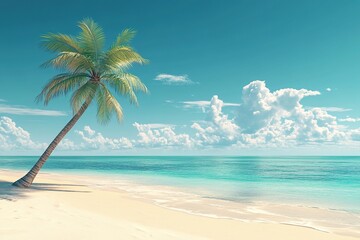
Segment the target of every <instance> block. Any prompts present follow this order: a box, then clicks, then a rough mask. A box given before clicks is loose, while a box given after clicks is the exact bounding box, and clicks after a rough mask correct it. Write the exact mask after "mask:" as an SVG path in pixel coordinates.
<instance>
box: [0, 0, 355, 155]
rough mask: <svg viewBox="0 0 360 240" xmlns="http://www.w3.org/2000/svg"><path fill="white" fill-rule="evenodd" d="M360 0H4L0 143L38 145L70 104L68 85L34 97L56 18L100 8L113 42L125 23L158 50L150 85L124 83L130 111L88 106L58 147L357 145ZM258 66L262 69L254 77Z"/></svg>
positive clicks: (139, 45) (348, 148)
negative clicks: (104, 111) (131, 97)
mask: <svg viewBox="0 0 360 240" xmlns="http://www.w3.org/2000/svg"><path fill="white" fill-rule="evenodd" d="M359 12H360V1H357V0H348V1H342V0H316V1H314V0H304V1H291V0H271V1H269V0H238V1H210V0H206V1H205V0H204V1H202V0H196V1H195V0H191V1H190V0H181V1H180V0H179V1H175V0H155V1H146V0H137V1H130V0H129V1H120V0H119V1H109V0H103V1H93V0H86V1H83V0H81V1H79V0H76V1H74V0H73V1H68V0H63V1H51V0H47V1H42V0H39V1H25V0H22V1H1V2H0V32H1V38H0V41H1V42H0V43H1V44H0V51H1V54H0V70H1V76H0V84H1V87H0V117H1V119H0V154H39V153H41V151H42V150H43V148H44V147H45V146H46V143H49V142H50V141H51V140H52V139H53V138H54V137H55V136H56V134H57V133H58V132H59V131H60V130H61V128H62V127H63V126H64V125H65V124H66V123H67V121H68V120H69V119H70V118H71V114H72V113H71V108H70V104H69V96H67V97H59V98H57V99H55V100H54V101H53V102H51V103H50V104H49V105H48V106H47V107H44V106H43V105H42V104H39V103H36V102H35V101H34V99H35V97H36V95H37V94H38V93H39V92H40V91H41V88H42V87H43V86H44V85H45V84H46V82H47V81H48V80H49V79H50V78H51V77H52V76H53V75H54V74H56V73H57V72H56V71H54V70H51V69H42V68H41V67H40V65H41V64H42V63H43V62H44V61H46V60H47V59H49V58H50V57H51V56H52V55H51V54H49V53H48V52H45V51H44V50H43V49H41V48H40V46H39V43H40V36H41V35H42V34H45V33H48V32H56V33H66V34H74V35H76V34H77V33H78V32H79V28H78V27H77V23H78V22H79V21H80V20H82V19H84V18H87V17H91V18H92V19H94V20H95V21H96V22H97V23H99V24H100V25H101V26H102V27H103V28H104V31H105V34H106V38H107V44H108V45H110V44H111V42H112V41H113V40H114V39H115V37H116V35H117V34H118V33H120V32H121V31H122V30H123V29H124V28H133V29H136V30H137V32H138V33H137V36H136V38H135V39H134V40H133V42H132V45H133V46H134V48H135V49H136V50H137V51H138V52H139V53H141V54H142V55H143V56H144V57H145V58H147V59H149V60H150V63H149V64H147V65H145V66H134V67H133V68H131V69H130V72H132V73H134V74H136V75H138V76H139V77H140V78H141V79H142V80H143V82H144V83H145V84H146V85H147V86H148V88H149V90H150V94H149V95H141V94H140V95H139V101H140V106H139V107H136V106H132V105H130V104H128V103H127V101H126V99H124V98H121V97H119V98H118V99H119V101H120V102H121V104H122V106H123V108H124V113H125V117H124V121H123V122H122V123H121V124H119V123H117V122H116V120H115V118H113V120H112V121H111V122H110V123H109V124H108V125H106V126H102V125H100V124H98V123H97V121H96V111H95V107H94V106H92V107H91V108H90V109H89V110H88V111H87V112H86V113H85V115H84V116H83V117H82V119H81V120H80V121H79V122H78V123H77V125H76V126H75V127H74V129H73V130H72V131H71V132H70V133H69V134H68V136H66V140H65V141H64V143H63V144H62V145H61V146H59V149H57V150H56V154H70V155H71V154H104V155H105V154H116V155H123V154H125V155H127V154H155V155H162V154H175V155H179V154H201V155H207V154H234V155H249V154H250V155H256V154H270V155H271V154H285V155H287V154H324V155H328V154H355V155H359V153H360V150H359V149H360V144H359V143H360V107H359V103H360V96H359V89H360V68H359V64H360V27H359V26H360V15H359ZM257 80H260V81H257Z"/></svg>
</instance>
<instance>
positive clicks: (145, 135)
mask: <svg viewBox="0 0 360 240" xmlns="http://www.w3.org/2000/svg"><path fill="white" fill-rule="evenodd" d="M133 126H134V127H135V128H136V130H137V131H138V139H137V140H135V141H134V142H135V144H136V145H137V146H140V147H175V146H185V147H191V146H192V145H193V144H194V142H193V139H191V138H190V136H189V135H188V134H176V133H175V131H174V127H173V126H171V125H168V126H166V125H165V126H164V125H158V124H156V125H155V126H154V124H139V123H137V122H135V123H134V124H133Z"/></svg>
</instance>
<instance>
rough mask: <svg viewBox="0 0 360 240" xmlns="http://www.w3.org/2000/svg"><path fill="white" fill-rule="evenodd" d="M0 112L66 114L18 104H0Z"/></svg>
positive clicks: (46, 114)
mask: <svg viewBox="0 0 360 240" xmlns="http://www.w3.org/2000/svg"><path fill="white" fill-rule="evenodd" d="M0 113H6V114H15V115H37V116H52V117H55V116H66V115H67V114H66V113H65V112H61V111H54V110H43V109H37V108H25V107H19V106H10V105H6V104H0Z"/></svg>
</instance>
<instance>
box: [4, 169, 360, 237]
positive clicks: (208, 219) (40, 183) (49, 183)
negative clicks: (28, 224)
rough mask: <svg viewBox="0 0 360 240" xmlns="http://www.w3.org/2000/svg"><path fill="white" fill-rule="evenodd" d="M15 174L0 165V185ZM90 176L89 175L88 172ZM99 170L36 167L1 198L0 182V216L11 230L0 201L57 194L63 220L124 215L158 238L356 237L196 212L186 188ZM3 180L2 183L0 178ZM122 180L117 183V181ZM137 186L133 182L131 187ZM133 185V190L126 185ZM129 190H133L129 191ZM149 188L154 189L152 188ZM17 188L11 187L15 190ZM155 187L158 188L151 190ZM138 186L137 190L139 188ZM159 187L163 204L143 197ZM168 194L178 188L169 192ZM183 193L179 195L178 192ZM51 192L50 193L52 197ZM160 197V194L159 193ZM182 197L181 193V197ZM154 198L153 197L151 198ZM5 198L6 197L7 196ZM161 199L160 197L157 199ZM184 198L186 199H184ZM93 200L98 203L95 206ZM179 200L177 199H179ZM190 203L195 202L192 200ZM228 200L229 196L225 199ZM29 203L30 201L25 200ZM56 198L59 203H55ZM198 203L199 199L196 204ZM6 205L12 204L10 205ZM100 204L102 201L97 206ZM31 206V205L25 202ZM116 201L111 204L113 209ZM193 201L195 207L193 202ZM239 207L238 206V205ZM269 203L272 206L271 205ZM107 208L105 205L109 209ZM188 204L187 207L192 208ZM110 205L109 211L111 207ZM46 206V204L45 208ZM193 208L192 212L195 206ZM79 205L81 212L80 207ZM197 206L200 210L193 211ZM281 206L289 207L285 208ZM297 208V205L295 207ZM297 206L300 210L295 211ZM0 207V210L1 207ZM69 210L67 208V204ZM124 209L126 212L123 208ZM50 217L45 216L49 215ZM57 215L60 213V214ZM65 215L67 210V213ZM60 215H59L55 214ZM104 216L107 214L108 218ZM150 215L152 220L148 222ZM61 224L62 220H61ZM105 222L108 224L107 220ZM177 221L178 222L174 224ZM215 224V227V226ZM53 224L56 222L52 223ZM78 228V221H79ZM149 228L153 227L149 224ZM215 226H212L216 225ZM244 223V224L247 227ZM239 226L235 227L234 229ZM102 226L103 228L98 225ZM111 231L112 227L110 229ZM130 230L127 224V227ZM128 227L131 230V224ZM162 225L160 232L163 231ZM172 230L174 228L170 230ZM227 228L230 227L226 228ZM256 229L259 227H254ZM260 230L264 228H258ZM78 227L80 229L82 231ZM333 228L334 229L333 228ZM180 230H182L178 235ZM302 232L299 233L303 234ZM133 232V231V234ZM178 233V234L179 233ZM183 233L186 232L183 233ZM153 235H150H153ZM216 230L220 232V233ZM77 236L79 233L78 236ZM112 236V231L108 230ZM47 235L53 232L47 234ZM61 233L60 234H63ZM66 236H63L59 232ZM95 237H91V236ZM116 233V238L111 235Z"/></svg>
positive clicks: (16, 174) (123, 218) (257, 213)
mask: <svg viewBox="0 0 360 240" xmlns="http://www.w3.org/2000/svg"><path fill="white" fill-rule="evenodd" d="M21 174H23V172H22V171H21V172H20V171H18V170H11V169H8V170H0V181H1V182H2V185H4V182H7V183H10V182H11V181H14V180H16V179H17V178H18V177H21ZM90 177H91V178H90ZM98 177H99V176H94V177H92V176H91V175H90V174H89V175H87V174H86V175H81V174H80V175H73V174H63V173H40V174H39V176H38V177H37V179H36V183H35V185H34V189H33V190H25V191H24V192H25V193H24V195H26V196H21V197H17V196H15V195H12V196H11V194H10V196H9V198H10V199H7V200H4V195H6V193H3V192H4V191H3V190H4V189H5V190H6V187H3V188H0V190H2V192H0V216H6V219H7V220H10V223H12V224H13V227H14V229H13V230H14V231H15V230H16V231H18V230H21V226H18V224H16V222H17V221H16V218H13V219H12V220H11V219H9V218H11V217H14V216H11V214H10V215H9V213H8V215H9V216H7V215H6V212H3V211H6V209H4V208H3V207H2V205H3V204H5V203H6V204H5V205H9V208H10V209H13V210H14V209H16V208H17V207H16V206H17V205H19V204H25V205H27V206H28V207H27V208H24V209H23V210H24V211H27V210H29V209H32V208H34V205H35V206H36V205H37V202H36V201H35V202H33V200H34V199H38V198H40V199H41V198H43V197H45V198H47V199H51V201H55V202H57V201H58V199H61V205H63V206H62V208H60V209H62V210H64V209H70V208H71V209H72V210H73V211H74V212H77V211H80V212H79V213H77V214H76V216H75V215H74V216H73V218H71V219H70V220H69V222H71V221H74V220H76V218H77V217H79V216H83V215H84V214H85V213H86V214H89V213H91V214H95V215H96V216H99V217H100V218H104V217H105V218H110V219H111V221H110V223H111V224H114V223H116V222H118V221H125V222H126V223H123V225H124V226H129V224H130V225H132V224H135V225H136V224H140V225H141V226H142V227H145V228H151V229H147V230H144V231H145V232H148V233H149V232H151V233H152V234H160V235H161V234H165V235H161V236H160V235H159V236H158V237H156V238H151V237H149V238H147V237H146V236H140V235H141V234H140V235H138V236H137V237H136V238H134V239H162V236H163V237H164V239H198V238H199V239H203V238H204V237H205V238H204V239H239V237H244V236H246V237H247V239H263V238H264V237H266V238H269V236H268V235H269V234H270V233H272V234H274V232H276V234H275V235H274V236H273V237H271V236H270V238H269V239H282V238H284V239H289V237H288V235H289V234H290V233H289V231H290V232H296V234H295V235H292V236H293V237H294V238H290V239H306V238H307V239H358V236H357V237H351V236H345V235H353V234H352V233H351V231H350V232H345V231H343V232H341V234H342V235H338V234H334V233H325V232H322V231H319V229H316V228H315V229H314V228H313V227H312V226H306V225H299V224H292V223H289V222H283V223H279V222H276V221H274V222H270V221H264V222H260V221H256V220H254V219H250V220H249V221H243V220H241V219H237V218H234V219H231V218H229V217H223V218H222V217H221V216H220V217H219V214H214V215H213V216H211V214H208V215H206V214H202V213H201V211H205V210H208V209H206V208H205V209H201V208H200V207H199V206H200V205H204V202H203V201H199V200H203V199H196V198H195V197H196V196H194V195H191V196H189V195H187V194H188V193H184V192H178V191H176V190H178V189H176V188H171V189H170V188H167V187H162V186H145V187H144V186H141V185H136V184H135V183H133V182H131V181H127V182H126V180H119V179H116V181H119V182H116V183H118V184H110V183H111V182H110V181H115V180H114V179H113V178H111V177H109V178H103V179H100V178H98ZM119 183H121V184H122V185H119ZM5 185H6V184H5ZM119 186H122V187H119ZM136 187H137V188H136ZM130 190H133V191H130ZM134 190H135V191H134ZM154 190H155V193H154V192H153V191H154ZM16 191H17V190H16ZM142 191H145V193H148V194H147V195H146V194H145V195H144V194H143V192H142ZM156 191H158V192H156ZM139 192H140V193H141V194H139ZM159 192H160V193H161V192H162V193H163V194H165V195H171V196H170V197H173V199H172V200H171V199H170V200H169V201H168V202H166V204H168V205H166V204H164V202H161V201H158V202H156V201H154V198H151V197H149V194H153V195H154V196H155V197H156V198H159V195H156V194H158V193H159ZM174 194H178V195H175V196H174ZM179 196H181V197H185V199H184V198H179ZM55 197H56V198H55ZM160 197H161V196H160ZM186 197H187V198H186ZM156 198H155V200H156ZM8 200H11V201H8ZM158 200H163V201H164V199H161V198H160V199H158ZM205 200H207V202H206V203H207V204H209V205H216V204H219V201H221V200H219V199H215V200H209V199H205ZM186 201H188V202H186ZM119 202H120V203H122V202H126V203H127V204H128V205H129V206H131V207H129V208H125V207H124V206H123V205H121V204H120V205H119V204H118V203H119ZM174 202H175V203H176V204H175V206H169V204H170V205H171V204H174ZM96 203H101V204H99V206H98V205H97V204H96ZM180 203H181V204H182V205H181V204H180ZM194 203H198V204H195V205H194ZM227 203H229V202H227ZM28 204H30V205H28ZM57 204H60V203H57ZM199 204H200V205H199ZM11 205H12V206H11ZM101 206H106V207H101ZM225 206H227V207H228V208H229V209H230V208H231V207H232V208H234V207H236V209H239V205H236V206H230V207H229V205H225ZM31 207H32V208H31ZM114 207H116V210H117V211H115V209H114ZM189 207H190V211H188V212H186V211H184V209H185V210H186V209H189ZM194 207H195V208H194ZM243 207H244V206H243ZM272 207H273V206H272ZM109 208H110V209H109ZM192 208H193V209H192ZM281 208H284V206H280V209H279V210H283V209H281ZM50 209H51V212H54V214H55V215H56V214H58V213H59V212H58V211H59V209H56V208H55V209H52V208H51V207H50ZM111 209H112V210H114V211H111ZM138 209H142V212H143V214H140V215H139V212H138ZM48 210H49V209H48ZM194 210H195V211H196V210H197V211H198V212H195V211H194ZM223 210H224V209H223V208H219V209H218V211H220V212H221V211H223ZM250 210H252V214H251V211H250V213H247V214H246V216H248V217H251V216H252V217H259V216H261V214H264V212H261V211H262V209H261V208H260V209H257V208H253V209H251V208H250ZM83 211H85V213H84V212H83ZM199 211H200V212H199ZM286 211H289V210H288V209H287V210H286ZM301 211H302V210H301ZM301 211H300V212H301ZM2 212H3V213H2ZM41 212H42V210H41V208H37V210H36V212H35V213H34V214H35V215H36V214H39V213H41ZM69 212H71V211H70V210H69ZM124 212H126V214H124ZM159 215H160V216H167V218H166V219H168V221H164V220H159V219H158V216H159ZM49 217H50V216H49ZM62 217H63V216H62ZM67 217H68V216H67ZM24 218H25V219H28V220H31V216H27V215H26V214H25V215H24ZM59 219H60V221H62V220H61V219H64V218H61V217H59ZM3 220H4V219H3V217H0V221H1V222H0V223H1V224H0V226H1V227H0V235H1V234H2V233H4V228H5V227H4V226H6V225H8V224H9V222H5V221H3ZM93 220H94V221H93V222H89V225H92V224H94V223H95V222H96V220H95V219H94V218H93ZM108 220H109V219H107V221H108ZM154 221H155V223H154ZM189 221H193V222H192V223H193V224H194V226H192V225H191V224H189ZM63 224H65V223H63ZM111 224H110V225H111ZM178 225H183V226H178ZM211 226H214V229H212V230H211V231H210V232H209V228H210V227H211ZM218 226H219V227H218ZM229 226H233V227H234V228H233V227H231V228H229ZM54 228H56V227H55V226H54ZM80 228H81V226H80ZM153 228H155V229H153ZM216 228H218V229H217V230H216ZM249 228H250V229H249ZM240 229H241V231H239V230H240ZM169 230H171V232H172V233H171V234H173V235H172V236H173V237H174V236H176V237H179V238H173V237H172V238H169V235H167V234H168V231H169ZM73 231H75V232H76V231H80V229H74V230H73ZM103 231H105V229H103ZM112 231H113V230H112ZM129 231H130V230H129ZM131 231H132V230H131ZM163 231H165V233H164V232H163ZM173 231H174V232H173ZM229 231H230V232H229ZM259 231H260V232H261V233H260V232H259ZM263 231H264V232H263ZM82 232H83V231H82ZM338 233H339V232H338ZM184 234H185V235H184ZM224 234H225V235H226V234H228V235H229V237H228V238H227V237H224ZM304 234H305V235H304ZM135 235H136V234H135ZM183 235H184V236H183ZM189 235H190V236H191V238H189ZM153 236H155V235H153ZM221 236H222V237H221ZM82 237H83V236H82ZM89 237H90V238H89V239H92V238H91V236H89ZM111 237H113V235H110V236H108V237H107V238H103V239H112V238H111ZM114 237H115V235H114ZM8 239H21V238H16V237H15V238H11V237H9V238H8ZM52 239H53V238H52ZM63 239H64V238H63ZM65 239H66V238H65ZM94 239H96V238H94ZM114 239H116V238H114ZM123 239H132V238H131V237H129V238H123Z"/></svg>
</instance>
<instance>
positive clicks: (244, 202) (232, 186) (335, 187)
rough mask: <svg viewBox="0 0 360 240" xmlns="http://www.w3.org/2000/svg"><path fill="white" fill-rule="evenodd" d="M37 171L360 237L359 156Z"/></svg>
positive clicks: (189, 207) (167, 202) (123, 159)
mask: <svg viewBox="0 0 360 240" xmlns="http://www.w3.org/2000/svg"><path fill="white" fill-rule="evenodd" d="M37 159H38V157H33V156H1V157H0V169H14V170H24V171H27V170H29V169H30V168H31V167H32V165H33V164H34V163H35V162H36V160H37ZM42 172H50V173H69V174H84V175H85V176H88V177H89V176H97V177H99V176H100V177H101V176H103V177H104V178H103V179H104V181H102V182H99V183H98V184H97V187H101V184H103V185H104V186H105V185H106V186H108V185H109V184H110V185H113V186H117V187H118V188H119V189H122V190H127V191H129V192H131V193H132V194H134V195H137V196H143V197H146V198H148V199H149V197H150V198H151V199H152V200H153V201H155V202H156V203H157V204H159V205H163V206H165V207H169V208H176V209H180V210H183V211H189V212H195V213H198V214H203V215H209V216H218V217H229V218H238V219H241V220H244V221H247V220H253V221H277V222H284V223H288V224H295V225H302V226H309V227H314V228H318V229H321V230H324V231H330V230H329V229H331V228H332V229H335V230H336V231H335V232H342V231H343V230H344V229H345V228H354V232H353V233H354V235H356V236H358V235H357V234H360V233H358V232H357V231H356V229H357V228H358V229H360V157H359V156H297V157H295V156H291V157H284V156H281V157H245V156H244V157H238V156H236V157H235V156H234V157H229V156H223V157H222V156H106V157H104V156H66V157H65V156H53V157H51V158H50V159H49V160H48V162H47V163H46V164H45V165H44V167H43V169H42ZM19 177H20V176H19ZM124 179H125V180H127V181H130V182H132V183H137V185H131V187H129V186H130V185H126V184H124V182H122V181H123V180H124ZM136 186H137V187H136ZM159 187H160V189H162V191H159ZM174 189H181V191H176V190H174ZM169 191H170V192H169ZM179 192H181V193H183V192H184V194H179ZM185 193H186V194H185ZM174 196H176V199H175V197H174ZM204 206H209V208H206V207H204ZM230 206H231V207H230ZM289 206H292V208H291V207H290V208H289ZM284 209H288V210H286V212H284ZM312 209H318V211H317V212H315V215H316V216H314V214H313V213H311V211H308V210H312ZM250 213H256V214H258V215H257V217H256V218H254V217H253V216H251V217H250ZM334 214H335V215H334ZM289 215H290V216H289ZM334 216H335V218H336V220H334V219H329V218H334ZM344 219H345V220H344ZM324 221H327V222H326V224H324ZM329 225H331V226H330V227H329ZM344 231H345V230H344ZM359 231H360V230H359ZM359 236H360V235H359Z"/></svg>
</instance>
